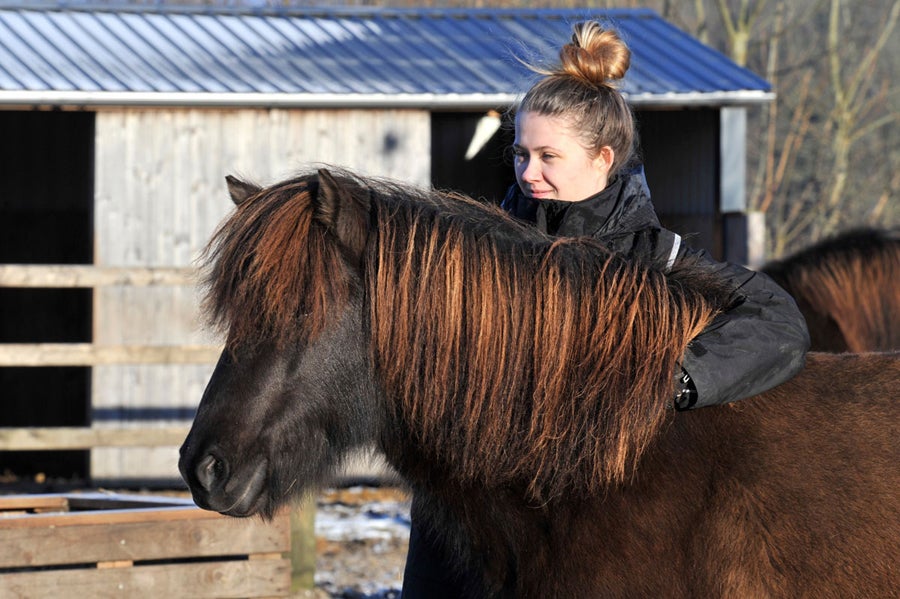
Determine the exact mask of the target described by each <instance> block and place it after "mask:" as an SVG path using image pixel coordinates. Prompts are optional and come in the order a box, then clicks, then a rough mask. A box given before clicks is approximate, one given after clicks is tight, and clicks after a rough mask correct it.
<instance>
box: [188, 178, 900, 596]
mask: <svg viewBox="0 0 900 599" xmlns="http://www.w3.org/2000/svg"><path fill="white" fill-rule="evenodd" d="M229 189H230V190H231V194H232V198H233V199H234V200H235V203H236V204H237V207H236V208H235V210H234V212H233V214H232V215H231V216H229V217H228V218H227V219H226V220H225V221H224V222H223V224H222V225H221V226H220V228H219V229H218V230H217V232H216V233H215V234H214V235H213V237H212V238H211V240H210V243H209V245H208V246H207V249H206V252H205V255H204V264H205V272H206V275H205V279H204V280H205V283H206V294H205V299H204V308H205V311H206V313H207V315H208V317H209V322H210V326H213V327H216V328H217V329H218V330H220V331H221V332H222V333H223V334H224V335H225V339H226V341H225V349H224V350H223V352H222V354H221V356H220V359H219V362H218V364H217V365H216V367H215V370H214V372H213V374H212V376H211V378H210V380H209V383H208V386H207V388H206V390H205V391H204V393H203V397H202V399H201V401H200V405H199V407H198V409H197V413H196V416H195V419H194V422H193V425H192V427H191V430H190V432H189V434H188V436H187V438H186V439H185V441H184V444H183V445H182V447H181V450H180V451H181V456H180V460H179V468H180V471H181V473H182V476H183V477H184V480H185V481H186V483H187V485H188V486H189V488H190V490H191V493H192V495H193V498H194V501H195V502H196V503H197V505H198V506H200V507H202V508H204V509H209V510H214V511H217V512H220V513H223V514H227V515H231V516H235V517H251V516H253V517H263V518H266V517H271V516H272V514H274V513H275V512H276V511H277V510H278V509H280V508H281V507H282V506H284V505H286V504H288V503H290V502H291V501H292V500H294V499H296V498H298V497H300V496H302V495H304V494H307V493H311V492H314V491H315V490H316V489H318V488H319V487H321V486H323V485H327V484H328V482H329V480H330V478H329V477H331V476H332V475H333V474H334V473H335V472H337V471H338V470H339V469H340V467H341V464H342V461H343V460H344V459H345V458H346V456H348V455H353V454H355V452H356V451H357V450H359V449H360V448H368V447H370V446H372V445H374V446H376V447H377V448H379V449H380V450H381V451H382V452H383V453H384V456H385V457H386V459H387V460H388V462H389V463H390V464H391V465H392V466H393V467H394V469H395V470H396V471H397V473H399V474H400V475H401V476H402V477H403V478H404V480H405V482H406V484H408V485H409V489H410V490H411V492H413V493H414V494H415V496H416V501H415V502H414V504H413V505H414V509H415V510H416V513H415V514H414V517H415V518H416V519H417V522H421V523H422V526H423V528H424V529H425V530H427V531H430V532H431V533H433V534H438V535H440V536H441V538H442V539H444V540H445V541H446V545H447V546H448V547H449V548H450V549H451V553H452V556H453V557H452V560H453V563H454V567H460V568H466V569H467V571H475V572H478V573H480V575H481V577H482V580H480V581H478V584H479V585H480V586H481V588H482V589H483V592H484V593H485V595H486V596H489V597H516V598H524V599H531V598H547V597H551V598H552V597H674V598H678V597H749V596H753V597H887V596H892V595H896V592H897V589H898V588H900V569H898V564H900V494H898V493H897V489H900V450H898V447H900V445H898V443H897V438H898V437H897V435H898V430H897V415H898V410H900V402H898V401H897V397H896V395H897V389H898V381H900V361H898V358H900V355H897V354H890V353H871V354H859V355H856V354H826V353H813V354H810V355H809V356H808V360H807V365H806V367H805V369H804V370H803V371H802V372H801V373H800V374H799V375H798V376H797V377H795V378H794V379H792V380H790V381H788V382H786V383H784V384H782V385H780V386H778V387H776V388H775V389H772V390H771V391H768V392H766V393H764V394H762V395H759V396H757V397H754V398H750V399H745V400H742V401H739V402H735V403H731V404H727V405H723V406H716V407H710V408H703V409H700V410H695V411H689V412H677V411H675V410H673V409H672V408H671V406H670V402H671V395H672V373H673V372H674V369H675V368H676V366H677V364H678V360H679V358H680V356H681V355H682V353H683V352H684V350H685V348H686V346H687V343H688V342H689V341H690V339H691V338H692V337H693V336H695V335H696V334H697V333H698V332H699V331H701V330H702V329H703V327H704V326H705V325H706V324H707V323H708V322H710V320H711V319H712V318H713V317H714V316H715V314H716V313H717V311H718V310H720V309H722V301H723V300H722V296H723V295H724V294H723V293H722V290H721V289H719V288H717V286H716V283H715V281H711V280H710V279H709V277H708V276H707V275H705V274H704V272H702V269H700V268H697V267H696V266H692V265H690V264H684V265H679V266H677V267H676V268H673V269H672V270H670V271H666V270H665V268H664V267H661V266H660V265H656V264H653V263H651V262H650V261H647V260H643V259H640V258H627V257H623V256H621V255H617V254H613V253H611V252H609V251H607V250H606V249H605V248H604V247H602V246H601V245H600V244H598V243H596V242H593V241H592V240H589V239H560V238H551V237H548V236H546V235H544V234H542V233H540V232H538V231H536V230H535V229H534V228H533V227H528V226H526V225H523V224H521V223H518V222H516V221H514V220H513V219H511V218H510V217H508V216H506V215H505V214H504V213H503V212H502V211H501V210H500V209H499V208H496V207H492V206H489V205H485V204H483V203H479V202H477V201H475V200H472V199H469V198H466V197H464V196H458V195H455V194H451V193H446V192H440V191H437V190H427V189H420V188H415V187H410V186H407V185H404V184H402V183H398V182H392V181H388V180H379V179H375V178H366V177H361V176H359V175H356V174H354V173H352V172H349V171H340V170H335V169H326V168H322V169H319V170H318V171H312V172H309V173H305V174H301V175H298V176H297V177H294V178H292V179H289V180H287V181H283V182H280V183H277V184H274V185H271V186H269V187H265V188H260V187H258V186H255V185H253V184H251V183H245V182H242V181H239V180H237V179H230V180H229Z"/></svg>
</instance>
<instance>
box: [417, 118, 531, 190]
mask: <svg viewBox="0 0 900 599" xmlns="http://www.w3.org/2000/svg"><path fill="white" fill-rule="evenodd" d="M496 114H497V116H490V117H488V115H487V113H486V112H435V113H432V115H431V183H432V185H434V186H435V187H437V188H440V189H451V190H454V191H460V192H463V193H465V194H467V195H470V196H472V197H474V198H482V199H485V200H487V201H490V202H496V203H499V202H500V200H502V199H503V196H504V195H505V194H506V190H507V189H508V188H509V186H510V185H512V184H513V183H515V182H516V178H515V175H514V174H513V167H512V162H511V161H510V159H509V156H510V154H509V148H510V147H511V146H512V142H513V138H514V136H515V132H514V131H513V129H512V127H511V126H510V125H509V123H508V122H506V120H505V118H504V117H503V116H500V115H501V114H502V113H500V112H499V111H497V113H496ZM485 117H487V119H485ZM491 118H500V120H501V122H500V126H499V128H497V129H495V130H492V128H488V129H487V131H488V132H489V135H487V136H485V137H484V138H482V139H479V137H480V136H476V131H478V128H479V123H482V119H485V121H484V122H483V123H482V126H484V125H486V124H489V120H490V119H491ZM484 130H485V129H484V128H482V132H483V131H484ZM473 140H474V144H473ZM467 152H471V154H470V155H469V156H468V157H467Z"/></svg>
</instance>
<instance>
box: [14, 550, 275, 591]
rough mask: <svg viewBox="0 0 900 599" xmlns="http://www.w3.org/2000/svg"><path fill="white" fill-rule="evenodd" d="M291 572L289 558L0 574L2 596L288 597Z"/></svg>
mask: <svg viewBox="0 0 900 599" xmlns="http://www.w3.org/2000/svg"><path fill="white" fill-rule="evenodd" d="M290 576H291V567H290V562H289V561H288V560H286V559H269V560H253V561H247V560H242V561H227V562H197V563H178V564H162V565H152V566H151V565H147V566H140V565H138V566H134V567H132V568H107V569H103V570H98V569H72V570H62V571H60V570H54V571H38V572H11V573H6V574H0V597H2V598H3V599H7V598H10V599H13V598H15V599H32V598H34V599H38V598H40V599H44V598H46V597H91V598H92V599H106V598H108V597H115V598H117V599H118V598H121V597H151V598H152V597H159V598H163V599H170V598H172V597H200V598H205V597H222V598H231V597H286V596H287V595H288V593H289V588H290V580H291V578H290Z"/></svg>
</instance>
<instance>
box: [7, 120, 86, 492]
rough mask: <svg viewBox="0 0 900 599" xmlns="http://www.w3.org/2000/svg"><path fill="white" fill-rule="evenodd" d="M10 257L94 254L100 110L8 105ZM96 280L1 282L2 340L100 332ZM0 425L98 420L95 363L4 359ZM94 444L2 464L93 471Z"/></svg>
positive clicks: (69, 338) (75, 258) (51, 471)
mask: <svg viewBox="0 0 900 599" xmlns="http://www.w3.org/2000/svg"><path fill="white" fill-rule="evenodd" d="M0 131H3V135H2V136H0V165H2V166H0V168H2V172H3V175H2V180H3V193H2V194H0V263H6V264H90V263H92V262H93V241H92V240H93V213H92V210H93V170H94V169H93V160H94V114H93V113H89V112H63V111H53V112H48V111H29V112H24V111H22V112H19V111H0ZM91 297H92V293H91V290H90V289H31V288H0V343H76V342H90V341H91ZM0 394H2V398H3V401H2V404H3V409H2V411H0V426H10V427H48V426H86V425H88V424H89V405H90V369H89V368H84V367H51V366H48V367H0ZM88 458H89V453H88V452H87V451H65V452H58V451H34V452H0V474H6V475H7V476H9V475H13V476H14V477H16V478H17V479H26V478H33V477H35V476H38V475H44V476H46V477H50V478H66V479H72V478H81V479H83V478H85V477H86V476H87V472H88Z"/></svg>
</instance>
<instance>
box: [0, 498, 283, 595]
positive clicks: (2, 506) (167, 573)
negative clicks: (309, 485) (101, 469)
mask: <svg viewBox="0 0 900 599" xmlns="http://www.w3.org/2000/svg"><path fill="white" fill-rule="evenodd" d="M289 552H290V514H289V512H284V513H282V514H280V515H279V516H278V517H276V518H275V520H274V521H272V522H264V521H262V520H261V519H259V518H248V519H237V518H229V517H226V516H221V515H219V514H216V513H213V512H208V511H205V510H201V509H199V508H198V507H196V506H195V505H194V503H193V502H192V501H190V500H188V499H180V498H171V497H147V496H139V495H108V494H103V493H90V494H81V493H71V494H54V495H16V496H5V497H0V598H2V599H7V598H12V597H16V598H19V597H72V598H78V597H85V598H87V597H90V598H91V599H94V598H103V597H129V598H130V597H164V598H166V599H176V598H180V597H284V596H287V595H288V594H289V593H290V585H291V562H290V555H289Z"/></svg>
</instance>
